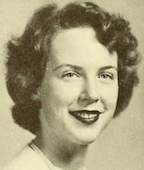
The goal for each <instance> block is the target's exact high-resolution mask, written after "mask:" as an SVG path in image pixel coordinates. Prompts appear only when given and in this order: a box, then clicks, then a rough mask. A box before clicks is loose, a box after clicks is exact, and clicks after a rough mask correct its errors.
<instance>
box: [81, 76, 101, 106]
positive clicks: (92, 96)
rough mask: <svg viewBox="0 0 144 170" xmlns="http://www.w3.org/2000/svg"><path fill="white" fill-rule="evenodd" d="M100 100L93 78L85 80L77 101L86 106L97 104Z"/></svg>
mask: <svg viewBox="0 0 144 170" xmlns="http://www.w3.org/2000/svg"><path fill="white" fill-rule="evenodd" d="M99 99H100V95H99V88H98V86H97V83H96V80H95V79H94V78H91V79H90V78H89V79H87V80H85V82H84V84H83V89H82V92H81V94H80V97H79V100H80V101H81V102H83V103H85V104H86V105H88V104H91V103H95V102H98V101H99Z"/></svg>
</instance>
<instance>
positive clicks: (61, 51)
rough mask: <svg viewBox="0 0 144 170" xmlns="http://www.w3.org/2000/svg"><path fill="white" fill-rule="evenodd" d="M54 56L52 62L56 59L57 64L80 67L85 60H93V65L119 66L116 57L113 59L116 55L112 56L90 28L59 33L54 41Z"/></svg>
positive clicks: (72, 29)
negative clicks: (109, 64)
mask: <svg viewBox="0 0 144 170" xmlns="http://www.w3.org/2000/svg"><path fill="white" fill-rule="evenodd" d="M52 54H53V55H52V60H54V59H56V60H57V62H66V63H68V64H73V63H74V64H76V63H78V64H79V65H80V64H82V62H83V61H84V62H85V60H87V61H90V60H91V63H95V62H97V63H98V62H100V63H103V64H106V62H111V63H112V64H115V65H116V64H117V62H116V61H115V60H116V59H114V58H116V57H113V56H116V53H112V54H110V53H109V51H108V49H107V48H106V47H105V46H104V45H102V44H101V43H100V42H99V41H98V39H97V36H96V32H95V31H94V30H93V29H92V28H90V27H79V28H71V29H67V30H62V31H60V32H58V33H57V34H56V35H55V37H54V38H53V41H52ZM69 62H70V63H69ZM62 64H63V63H62Z"/></svg>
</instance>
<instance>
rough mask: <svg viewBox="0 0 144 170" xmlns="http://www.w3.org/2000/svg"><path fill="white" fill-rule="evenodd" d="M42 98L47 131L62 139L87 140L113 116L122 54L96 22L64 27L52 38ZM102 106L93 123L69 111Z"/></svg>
mask: <svg viewBox="0 0 144 170" xmlns="http://www.w3.org/2000/svg"><path fill="white" fill-rule="evenodd" d="M51 53H52V55H51V58H50V59H49V61H48V63H47V68H46V72H45V77H44V79H43V82H42V85H41V89H40V98H41V102H42V111H41V125H42V128H43V131H45V132H46V133H47V134H48V135H49V136H53V137H54V138H55V139H57V140H58V141H63V142H65V143H75V144H77V145H88V144H89V143H92V142H94V141H95V139H96V138H97V137H98V136H99V134H100V133H101V132H102V131H103V129H104V128H105V127H106V126H107V125H108V124H109V122H110V121H111V119H112V118H113V115H114V112H115V108H116V103H117V97H118V77H117V60H118V57H117V54H116V52H113V53H111V54H110V53H109V51H108V50H107V48H106V47H105V46H104V45H102V44H101V43H99V41H98V40H97V38H96V33H95V32H94V30H93V29H92V28H89V27H83V28H82V27H80V28H72V29H68V30H62V31H60V32H59V33H58V34H57V35H56V36H55V37H54V39H53V41H52V51H51ZM81 110H86V111H92V110H95V111H98V112H100V113H101V114H100V115H99V118H98V120H96V121H95V122H93V123H91V124H88V123H83V122H81V121H79V120H78V119H76V118H75V117H74V116H73V115H71V114H70V112H74V111H81Z"/></svg>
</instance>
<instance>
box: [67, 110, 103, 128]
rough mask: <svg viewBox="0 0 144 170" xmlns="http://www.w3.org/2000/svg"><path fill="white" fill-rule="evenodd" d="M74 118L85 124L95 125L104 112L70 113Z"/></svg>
mask: <svg viewBox="0 0 144 170" xmlns="http://www.w3.org/2000/svg"><path fill="white" fill-rule="evenodd" d="M69 113H70V114H71V115H72V116H74V117H75V118H76V119H77V120H79V121H80V122H82V123H85V124H89V125H90V124H93V123H94V122H96V121H97V120H98V119H99V115H100V114H102V112H99V111H96V110H94V111H88V110H81V111H70V112H69Z"/></svg>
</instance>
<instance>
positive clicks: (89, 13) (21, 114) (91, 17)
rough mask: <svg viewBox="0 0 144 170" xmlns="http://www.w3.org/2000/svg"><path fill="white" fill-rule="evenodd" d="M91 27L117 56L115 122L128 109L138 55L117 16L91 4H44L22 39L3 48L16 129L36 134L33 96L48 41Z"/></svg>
mask: <svg viewBox="0 0 144 170" xmlns="http://www.w3.org/2000/svg"><path fill="white" fill-rule="evenodd" d="M77 27H91V28H93V29H94V31H95V32H96V35H97V39H98V40H99V42H100V43H101V44H103V45H104V46H105V47H106V48H107V49H108V50H109V52H110V53H111V52H113V51H116V52H117V54H118V84H119V96H118V103H117V108H116V111H115V114H114V117H115V116H117V115H118V114H119V113H120V112H121V111H123V110H124V109H125V108H126V107H127V106H128V104H129V101H130V99H131V97H132V92H133V88H134V86H136V85H137V83H138V76H137V64H138V63H139V61H140V54H139V52H138V50H137V44H138V43H137V40H136V38H135V37H134V35H133V34H132V33H131V28H130V24H129V22H128V21H126V20H125V19H123V17H121V16H120V15H119V14H118V15H116V14H109V13H108V12H106V11H104V10H103V9H101V8H100V7H99V6H97V5H96V4H93V3H92V2H85V3H78V2H75V3H70V4H68V5H67V6H65V7H63V8H60V9H59V8H58V7H57V5H55V4H49V5H47V6H45V7H42V8H40V9H39V10H37V11H36V12H35V13H34V15H33V16H32V18H31V20H30V21H29V22H28V24H27V26H26V29H25V31H24V33H23V35H22V36H21V37H19V38H13V39H11V40H10V41H9V42H8V44H7V49H8V50H7V56H8V57H7V69H8V70H7V87H8V92H9V94H10V96H11V97H12V99H13V101H14V102H15V105H14V106H13V108H12V115H13V118H14V120H15V122H16V123H17V124H19V125H20V126H22V127H23V128H25V129H27V130H29V131H31V132H32V133H35V134H36V132H37V130H38V129H39V128H40V120H39V110H40V108H41V102H40V101H39V100H36V99H34V98H33V97H32V96H33V95H34V94H36V93H37V89H38V88H39V87H40V86H41V83H42V80H43V77H44V73H45V68H46V63H47V61H48V60H49V56H50V55H51V51H50V50H51V41H52V40H53V38H54V35H55V34H56V33H57V32H58V31H59V30H64V29H71V28H77Z"/></svg>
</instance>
